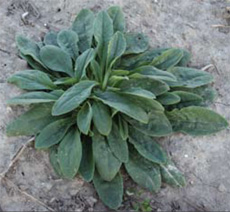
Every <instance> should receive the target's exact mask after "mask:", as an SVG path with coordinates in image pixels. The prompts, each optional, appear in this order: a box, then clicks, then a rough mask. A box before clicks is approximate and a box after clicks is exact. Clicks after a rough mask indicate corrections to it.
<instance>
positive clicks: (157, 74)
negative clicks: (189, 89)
mask: <svg viewBox="0 0 230 212" xmlns="http://www.w3.org/2000/svg"><path fill="white" fill-rule="evenodd" d="M132 73H136V74H141V75H144V76H145V77H148V78H152V79H156V80H162V81H176V80H177V78H176V77H175V76H174V75H173V74H171V73H169V72H166V71H162V70H159V69H157V68H155V67H153V66H141V67H139V68H137V69H135V70H134V71H133V72H132Z"/></svg>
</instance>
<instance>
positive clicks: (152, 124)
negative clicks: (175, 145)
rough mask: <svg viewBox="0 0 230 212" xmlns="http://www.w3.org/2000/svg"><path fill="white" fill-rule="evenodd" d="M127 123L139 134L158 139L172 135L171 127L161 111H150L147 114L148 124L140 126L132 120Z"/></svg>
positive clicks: (140, 124)
mask: <svg viewBox="0 0 230 212" xmlns="http://www.w3.org/2000/svg"><path fill="white" fill-rule="evenodd" d="M128 122H129V123H130V124H131V125H132V126H133V127H134V128H136V129H137V130H139V131H140V132H142V133H144V134H146V135H148V136H153V137H160V136H166V135H170V134H171V133H172V126H171V124H170V122H169V120H168V119H167V117H166V116H165V114H164V113H163V112H161V111H155V110H153V111H151V112H150V113H149V122H148V123H147V124H142V123H140V122H137V121H135V120H133V119H128Z"/></svg>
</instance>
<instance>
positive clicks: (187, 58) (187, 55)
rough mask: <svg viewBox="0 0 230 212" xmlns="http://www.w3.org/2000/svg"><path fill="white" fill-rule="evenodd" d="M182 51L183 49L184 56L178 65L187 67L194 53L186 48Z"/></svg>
mask: <svg viewBox="0 0 230 212" xmlns="http://www.w3.org/2000/svg"><path fill="white" fill-rule="evenodd" d="M182 51H183V57H182V58H181V60H180V62H179V63H178V64H177V66H183V67H185V66H187V65H188V63H189V61H190V59H191V56H192V55H191V54H190V52H188V51H187V50H185V49H182Z"/></svg>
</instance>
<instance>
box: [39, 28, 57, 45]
mask: <svg viewBox="0 0 230 212" xmlns="http://www.w3.org/2000/svg"><path fill="white" fill-rule="evenodd" d="M43 42H44V43H45V45H53V46H58V43H57V33H56V32H53V31H51V32H48V33H47V34H46V35H45V37H44V41H43Z"/></svg>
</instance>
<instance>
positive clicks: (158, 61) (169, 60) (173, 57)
mask: <svg viewBox="0 0 230 212" xmlns="http://www.w3.org/2000/svg"><path fill="white" fill-rule="evenodd" d="M182 57H183V51H182V50H181V49H174V48H171V49H169V50H167V51H165V52H163V53H162V54H161V55H160V56H158V57H156V58H155V59H154V60H153V61H152V63H151V65H153V66H155V67H157V68H159V69H162V70H167V69H169V68H171V67H173V66H175V65H176V64H178V63H179V62H180V60H181V59H182Z"/></svg>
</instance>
